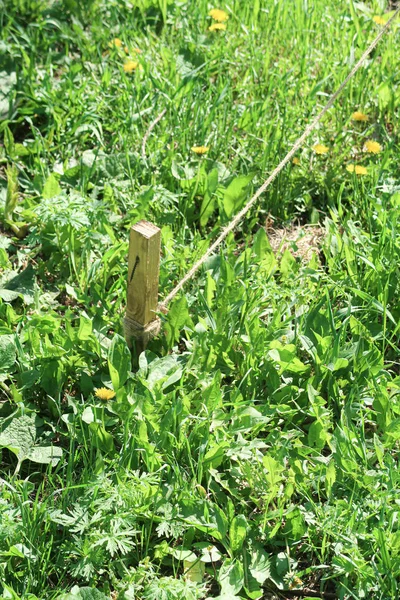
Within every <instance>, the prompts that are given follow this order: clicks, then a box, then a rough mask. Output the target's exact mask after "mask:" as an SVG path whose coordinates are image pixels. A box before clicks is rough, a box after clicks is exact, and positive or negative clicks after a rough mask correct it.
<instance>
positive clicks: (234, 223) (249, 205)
mask: <svg viewBox="0 0 400 600" xmlns="http://www.w3.org/2000/svg"><path fill="white" fill-rule="evenodd" d="M399 12H400V7H398V8H397V9H396V11H395V12H394V14H393V15H392V17H391V18H390V19H389V20H388V22H387V23H386V24H385V25H384V26H383V27H382V29H381V31H380V32H379V33H378V35H377V36H376V38H375V39H374V40H373V42H372V43H371V44H370V46H369V47H368V48H367V49H366V50H365V52H364V53H363V55H362V56H361V58H360V59H359V61H358V62H357V63H356V64H355V65H354V67H353V68H352V69H351V71H350V73H349V74H348V75H347V77H346V79H345V80H344V81H343V82H342V83H341V85H340V86H339V88H338V89H337V90H336V92H335V93H334V94H332V96H331V97H330V99H329V100H328V102H327V103H326V105H325V106H324V108H323V109H322V110H321V112H320V113H319V114H318V115H317V116H316V117H315V119H314V120H313V121H312V122H311V123H310V125H308V126H307V127H306V129H305V131H304V133H303V134H302V135H301V136H300V137H299V138H298V139H297V141H296V142H295V143H294V144H293V147H292V149H291V150H289V152H288V153H287V154H286V156H285V158H284V159H283V160H282V161H281V162H280V163H279V165H278V166H277V167H276V168H275V169H274V170H273V171H272V173H271V175H270V176H269V177H268V179H267V180H266V181H264V183H263V184H262V185H261V187H259V188H258V190H257V191H256V192H255V194H254V195H253V196H252V198H250V200H249V201H248V202H247V204H246V205H245V206H244V207H243V208H242V210H240V211H239V212H238V214H237V215H236V216H235V218H234V219H233V220H232V221H231V222H230V223H229V225H227V227H224V228H223V229H222V231H221V233H220V235H219V236H218V237H217V239H216V240H215V241H214V242H213V243H212V244H211V246H210V247H209V249H208V250H207V252H206V253H205V254H203V256H202V257H201V258H200V259H199V260H198V261H197V262H196V263H195V264H194V265H193V266H192V268H191V269H190V270H189V271H188V272H187V273H186V275H185V276H184V277H182V279H181V280H180V281H179V283H177V285H176V286H175V287H174V288H173V290H172V291H171V292H170V293H169V294H168V296H166V298H165V299H164V301H163V302H160V303H159V305H158V310H160V311H161V312H166V310H167V305H168V304H169V303H170V302H171V300H173V299H174V298H175V296H176V295H177V294H178V293H179V292H180V291H181V289H182V288H183V287H184V285H185V284H186V283H187V282H188V281H189V280H190V279H192V277H193V276H194V275H195V274H196V273H197V271H198V270H199V269H200V267H201V266H202V265H203V264H204V263H205V262H206V260H207V259H208V257H209V256H211V255H212V254H213V252H214V251H215V250H216V249H217V248H218V246H219V245H220V244H221V243H222V242H223V241H224V239H225V238H226V237H227V236H228V235H229V234H230V233H231V231H233V230H234V229H235V228H236V226H237V225H238V224H239V223H240V222H241V221H242V219H243V217H245V215H246V214H247V213H248V212H249V210H250V209H251V208H252V207H253V206H254V204H255V203H256V202H257V200H258V199H259V197H260V196H261V194H263V193H264V192H265V190H266V189H267V187H268V186H269V185H270V184H271V183H272V182H273V181H274V179H275V178H276V176H277V175H278V174H279V173H280V172H281V171H282V169H283V168H284V167H285V166H286V165H287V163H288V162H289V161H290V159H291V158H292V157H293V156H294V154H296V152H297V150H299V148H300V147H301V146H302V144H303V142H304V141H305V140H306V138H307V137H308V136H309V135H310V133H311V132H312V131H313V130H314V129H315V128H316V126H317V125H318V123H319V122H320V121H321V119H322V117H323V116H324V115H325V114H326V113H327V112H328V110H329V109H330V108H331V107H332V106H333V104H334V102H335V100H336V99H337V97H338V96H339V95H340V94H341V93H342V91H343V89H344V88H345V87H346V85H347V84H348V82H349V81H350V79H352V77H354V75H355V74H356V73H357V71H358V70H359V69H360V67H361V66H362V64H363V62H364V60H365V59H366V58H367V56H369V54H370V53H371V52H372V50H373V49H374V48H375V47H376V46H377V45H378V43H379V42H380V40H381V38H382V37H383V36H384V34H385V33H386V32H387V31H388V29H389V27H390V25H391V23H392V22H393V20H394V19H395V18H396V16H397V15H398V14H399Z"/></svg>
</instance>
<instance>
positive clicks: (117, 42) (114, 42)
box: [109, 38, 122, 48]
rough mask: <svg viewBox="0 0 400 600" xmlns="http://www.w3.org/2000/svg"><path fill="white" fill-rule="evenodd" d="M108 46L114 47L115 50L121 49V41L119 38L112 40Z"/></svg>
mask: <svg viewBox="0 0 400 600" xmlns="http://www.w3.org/2000/svg"><path fill="white" fill-rule="evenodd" d="M109 45H110V46H115V47H116V48H121V46H122V40H120V39H119V38H114V39H113V40H112V41H111V42H110V44H109Z"/></svg>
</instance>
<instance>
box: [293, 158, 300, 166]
mask: <svg viewBox="0 0 400 600" xmlns="http://www.w3.org/2000/svg"><path fill="white" fill-rule="evenodd" d="M292 163H293V164H294V165H299V164H300V159H299V158H297V156H295V157H294V159H293V160H292Z"/></svg>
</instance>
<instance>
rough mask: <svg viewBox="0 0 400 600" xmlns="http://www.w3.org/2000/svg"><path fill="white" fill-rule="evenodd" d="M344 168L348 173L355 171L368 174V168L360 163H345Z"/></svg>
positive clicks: (359, 173) (357, 173) (358, 173)
mask: <svg viewBox="0 0 400 600" xmlns="http://www.w3.org/2000/svg"><path fill="white" fill-rule="evenodd" d="M346 169H347V171H348V172H349V173H355V174H356V175H368V170H367V169H366V168H365V167H362V166H361V165H347V167H346Z"/></svg>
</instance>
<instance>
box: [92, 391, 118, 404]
mask: <svg viewBox="0 0 400 600" xmlns="http://www.w3.org/2000/svg"><path fill="white" fill-rule="evenodd" d="M94 395H95V396H96V397H97V398H99V399H100V400H104V401H105V402H107V400H111V399H112V398H114V396H115V392H114V391H113V390H109V389H108V388H96V390H95V392H94Z"/></svg>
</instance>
